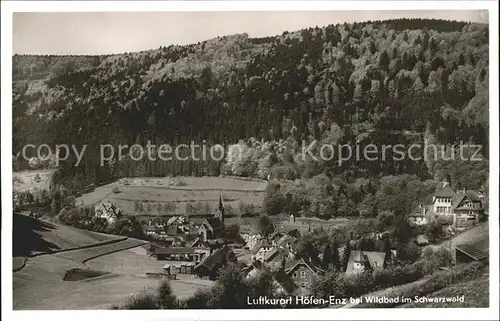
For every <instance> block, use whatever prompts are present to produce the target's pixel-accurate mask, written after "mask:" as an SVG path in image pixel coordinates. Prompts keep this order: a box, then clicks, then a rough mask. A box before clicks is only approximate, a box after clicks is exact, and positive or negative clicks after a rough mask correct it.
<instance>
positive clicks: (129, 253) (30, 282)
mask: <svg viewBox="0 0 500 321" xmlns="http://www.w3.org/2000/svg"><path fill="white" fill-rule="evenodd" d="M25 218H26V219H28V220H29V221H28V222H30V221H31V222H35V223H36V222H40V221H38V220H34V219H31V218H29V217H25ZM16 222H17V223H23V221H16ZM46 224H47V225H48V226H51V225H52V224H50V225H49V223H46ZM21 226H22V227H27V225H26V224H22V225H21ZM28 226H29V225H28ZM53 227H54V228H46V230H44V231H43V233H42V234H40V235H38V237H39V238H40V242H41V243H48V240H50V241H51V242H55V243H57V244H59V246H60V247H65V246H69V247H73V246H74V245H79V246H86V245H89V243H90V244H94V243H91V242H96V241H102V238H105V237H107V235H104V234H97V233H92V232H88V231H84V230H79V229H75V228H69V227H65V226H58V225H53ZM35 228H38V227H37V226H35ZM35 231H36V229H34V230H32V233H35ZM94 234H97V235H98V236H97V237H95V235H94ZM92 236H94V237H95V238H93V237H92ZM110 237H113V236H110ZM145 243H146V242H144V241H141V240H136V239H126V240H122V241H118V242H116V243H112V244H105V245H99V244H97V246H95V247H91V248H84V249H78V250H71V251H66V252H59V253H48V254H43V255H38V256H34V257H29V258H28V260H27V261H26V264H25V266H24V267H23V268H22V269H20V270H18V271H17V272H13V308H14V309H15V310H33V309H35V310H36V309H40V310H54V309H107V308H110V307H112V306H113V305H121V304H124V303H125V302H126V300H127V298H128V297H129V296H131V295H135V294H138V293H139V292H141V291H142V290H144V289H151V290H152V289H154V288H156V286H157V285H158V280H156V279H148V278H146V277H145V273H146V272H159V271H161V269H162V268H163V266H164V264H165V263H167V262H166V261H156V260H155V259H153V258H150V257H149V256H148V255H147V253H146V250H145V249H144V248H143V247H141V245H144V244H145ZM19 259H21V258H19ZM74 268H79V269H93V270H97V271H101V272H110V273H111V275H107V276H106V277H105V278H100V277H98V278H95V279H87V280H82V281H73V282H69V281H63V278H64V275H65V274H66V272H67V271H68V270H70V269H74ZM211 285H212V282H211V281H206V280H199V279H194V278H192V277H191V276H186V277H185V278H183V279H180V280H175V281H171V286H172V289H173V292H174V293H175V295H177V296H178V297H179V298H185V297H188V296H190V295H192V294H193V293H194V292H195V291H196V290H197V289H200V288H206V287H208V286H211Z"/></svg>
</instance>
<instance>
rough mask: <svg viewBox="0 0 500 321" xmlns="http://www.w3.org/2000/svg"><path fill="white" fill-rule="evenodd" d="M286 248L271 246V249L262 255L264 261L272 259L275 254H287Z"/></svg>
mask: <svg viewBox="0 0 500 321" xmlns="http://www.w3.org/2000/svg"><path fill="white" fill-rule="evenodd" d="M288 254H289V253H288V250H287V249H284V248H273V249H272V250H271V251H269V252H267V254H266V256H265V257H264V262H268V261H269V260H272V259H273V258H274V257H275V256H276V255H281V256H283V257H287V256H288Z"/></svg>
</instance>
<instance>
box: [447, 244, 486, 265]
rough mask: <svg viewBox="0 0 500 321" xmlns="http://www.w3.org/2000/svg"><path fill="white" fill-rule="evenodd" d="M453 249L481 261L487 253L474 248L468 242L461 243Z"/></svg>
mask: <svg viewBox="0 0 500 321" xmlns="http://www.w3.org/2000/svg"><path fill="white" fill-rule="evenodd" d="M455 249H456V250H458V251H460V252H462V253H463V254H465V255H467V256H469V257H470V258H472V259H473V260H475V261H482V260H485V259H487V258H488V253H485V252H483V251H480V250H478V249H476V248H475V247H474V246H472V245H469V244H461V245H457V246H455Z"/></svg>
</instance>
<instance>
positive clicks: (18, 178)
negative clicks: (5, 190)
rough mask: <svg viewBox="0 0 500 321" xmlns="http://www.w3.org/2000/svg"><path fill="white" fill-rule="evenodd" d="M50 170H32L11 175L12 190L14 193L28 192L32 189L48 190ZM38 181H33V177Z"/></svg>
mask: <svg viewBox="0 0 500 321" xmlns="http://www.w3.org/2000/svg"><path fill="white" fill-rule="evenodd" d="M52 173H53V171H52V170H33V171H23V172H13V173H12V189H13V191H14V192H23V191H28V190H30V189H33V188H37V189H40V190H49V186H50V180H51V178H52ZM37 175H38V177H39V178H40V180H37V179H35V177H37Z"/></svg>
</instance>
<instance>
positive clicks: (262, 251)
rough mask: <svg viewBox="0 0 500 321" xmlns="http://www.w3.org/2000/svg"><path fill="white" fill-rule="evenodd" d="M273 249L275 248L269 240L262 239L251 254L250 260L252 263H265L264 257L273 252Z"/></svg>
mask: <svg viewBox="0 0 500 321" xmlns="http://www.w3.org/2000/svg"><path fill="white" fill-rule="evenodd" d="M272 248H273V246H272V244H271V242H269V241H268V240H267V239H262V240H260V241H259V242H258V243H257V245H255V246H254V248H253V249H252V251H251V252H250V259H251V260H252V261H256V260H257V261H261V262H262V263H263V262H264V257H265V256H266V254H267V253H268V252H269V251H271V249H272Z"/></svg>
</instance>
